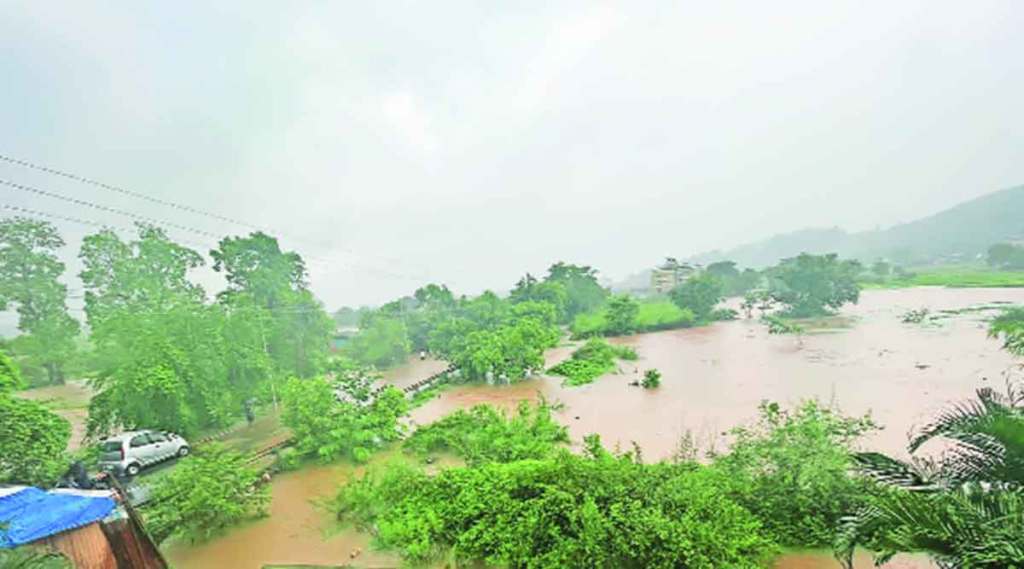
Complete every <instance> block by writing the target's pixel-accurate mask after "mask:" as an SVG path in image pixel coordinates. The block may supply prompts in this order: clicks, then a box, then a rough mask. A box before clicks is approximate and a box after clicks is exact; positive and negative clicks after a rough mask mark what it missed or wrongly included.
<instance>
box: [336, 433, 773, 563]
mask: <svg viewBox="0 0 1024 569" xmlns="http://www.w3.org/2000/svg"><path fill="white" fill-rule="evenodd" d="M549 444H550V443H549ZM588 453H589V454H588V456H578V455H574V454H571V453H569V452H567V451H556V452H554V453H553V454H552V455H551V456H550V457H547V458H542V459H528V460H515V461H512V462H507V463H502V462H485V463H482V464H478V465H474V466H468V467H464V468H450V469H446V470H443V471H441V472H440V473H439V474H437V475H434V476H430V475H428V474H425V473H424V472H422V471H421V470H417V469H414V468H411V467H408V466H403V465H391V466H389V467H386V468H384V469H382V470H377V471H371V472H370V473H369V474H368V475H366V476H365V477H364V478H362V479H360V480H358V481H355V482H353V483H350V484H348V485H347V486H345V487H343V488H342V489H341V490H340V492H339V494H338V497H337V498H336V500H335V502H334V509H335V511H336V512H337V514H338V517H339V519H341V520H343V521H345V522H349V523H353V524H355V525H357V526H358V527H361V528H363V529H366V530H369V531H371V532H372V533H373V534H374V542H375V543H376V544H377V545H378V546H380V547H384V548H388V549H394V550H397V551H398V552H399V553H400V554H401V555H402V557H403V558H404V559H406V560H407V561H409V562H411V563H414V564H416V563H422V564H425V563H430V562H435V561H439V560H443V559H447V560H451V561H454V562H455V563H456V564H461V563H463V562H470V563H471V562H481V563H486V564H489V565H498V566H511V567H704V568H709V569H710V568H713V567H735V568H751V569H753V568H756V567H761V566H762V565H761V564H762V562H763V561H764V560H766V559H767V558H768V557H769V556H771V555H772V554H773V553H774V552H775V547H774V545H773V544H772V542H771V540H770V539H769V538H768V537H767V536H766V535H764V534H763V533H762V531H761V529H760V524H759V522H758V521H757V520H756V519H755V518H754V517H753V516H751V515H750V513H748V512H747V511H746V510H745V509H743V508H742V507H741V506H739V505H737V504H736V503H734V502H733V501H732V500H731V499H730V498H729V497H728V495H727V493H726V492H725V491H724V490H723V489H722V488H721V487H720V485H719V484H718V482H717V477H715V476H714V475H713V473H711V472H710V471H708V470H707V469H704V468H702V467H699V466H697V465H695V464H687V465H673V464H668V463H659V464H653V465H645V464H642V463H640V462H639V461H638V460H637V459H636V457H634V456H632V455H624V456H613V455H611V454H610V453H608V452H607V451H605V450H604V449H603V448H602V447H601V445H600V442H599V441H598V440H597V439H596V437H594V438H590V439H588Z"/></svg>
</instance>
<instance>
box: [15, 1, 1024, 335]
mask: <svg viewBox="0 0 1024 569" xmlns="http://www.w3.org/2000/svg"><path fill="white" fill-rule="evenodd" d="M1022 16H1024V7H1022V6H1021V4H1020V3H1019V2H1013V1H1007V2H971V3H963V2H934V1H920V2H910V1H907V2H896V3H893V2H772V3H757V2H715V3H683V2H643V3H637V2H629V3H626V2H623V3H598V2H581V3H576V2H557V3H552V2H517V3H513V4H506V5H504V6H502V7H498V6H497V5H496V4H492V3H477V2H449V3H437V2H420V3H414V2H393V3H386V4H385V3H354V2H347V3H330V4H329V3H288V4H287V5H285V4H281V3H265V2H261V3H256V2H247V3H234V4H232V3H225V2H218V3H213V4H207V3H190V2H184V3H182V2H178V3H130V4H123V3H120V4H101V3H78V2H75V3H63V4H62V5H61V6H60V7H59V8H58V7H57V6H55V5H53V4H50V3H39V2H5V3H4V5H3V6H2V7H0V53H2V56H0V75H2V77H3V88H2V89H0V105H2V109H3V110H2V111H0V112H2V113H3V121H2V122H3V128H2V129H0V153H2V154H4V155H6V156H10V157H13V158H18V159H23V160H28V161H31V162H34V163H38V164H41V165H45V166H49V167H54V168H58V169H61V170H65V171H68V172H71V173H75V174H78V175H82V176H87V177H89V178H92V179H95V180H99V181H101V182H104V183H107V184H111V185H114V186H118V187H123V188H127V189H130V190H132V191H134V192H138V193H140V194H144V195H147V196H151V197H153V198H157V199H160V200H165V201H169V202H174V203H178V204H182V205H184V206H188V207H190V208H194V209H197V210H202V211H204V212H211V213H215V214H218V215H221V216H224V217H228V218H231V219H233V220H238V221H244V222H245V223H247V224H249V225H250V226H256V227H261V228H265V229H266V230H267V231H268V232H269V233H272V234H276V235H278V236H280V237H281V240H282V243H283V245H284V246H285V247H286V248H289V249H295V250H297V251H299V252H300V253H302V254H303V255H304V256H306V257H307V258H308V259H309V265H310V266H309V269H310V281H311V283H312V287H313V290H314V292H315V293H316V294H317V295H318V296H319V297H320V298H321V299H322V300H323V301H324V303H325V305H326V306H327V308H328V309H330V310H333V309H335V308H337V307H338V306H341V305H360V304H375V303H380V302H383V301H386V300H388V299H391V298H395V297H397V296H400V295H402V294H407V293H409V292H411V291H412V290H413V289H415V288H416V287H417V286H420V285H422V284H424V283H426V282H430V281H435V282H443V283H446V284H448V285H449V286H450V287H451V288H452V289H453V290H455V291H457V292H464V293H476V292H479V291H481V290H484V289H487V288H491V289H495V290H496V291H498V292H499V293H504V292H506V291H507V290H508V288H509V285H510V283H513V282H515V279H516V278H518V277H519V276H520V275H522V274H523V273H524V272H526V271H531V272H533V273H535V274H537V273H543V271H544V269H545V268H546V267H547V265H549V264H550V263H552V262H554V261H557V260H565V261H567V262H576V263H584V264H590V265H593V266H595V267H597V268H599V269H600V270H601V274H602V276H603V277H604V278H606V279H618V278H622V277H624V276H625V275H628V274H630V273H633V272H636V271H637V270H639V269H642V268H644V267H647V266H650V265H652V264H654V263H656V262H658V261H659V260H660V258H661V257H663V256H666V255H674V256H679V257H686V256H689V255H691V254H696V253H699V252H702V251H706V250H709V249H715V248H723V247H729V246H734V245H738V244H741V243H745V242H750V241H753V240H756V239H760V238H764V237H767V236H770V235H772V234H775V233H779V232H784V231H790V230H794V229H799V228H803V227H830V226H840V227H843V228H846V229H849V230H858V229H869V228H874V227H885V226H888V225H892V224H894V223H898V222H901V221H907V220H910V219H914V218H917V217H920V216H922V215H926V214H929V213H934V212H936V211H939V210H941V209H944V208H947V207H950V206H952V205H954V204H956V203H959V202H962V201H964V200H967V199H971V198H974V197H977V196H980V195H983V194H986V193H989V192H992V191H995V190H998V189H1001V188H1005V187H1009V186H1012V185H1016V184H1019V183H1021V182H1022V181H1024V160H1022V159H1021V148H1022V142H1024V120H1022V119H1024V117H1022V116H1021V113H1022V110H1021V105H1020V101H1022V100H1024V58H1021V57H1020V54H1021V53H1024V36H1022V35H1021V34H1020V30H1021V29H1022V27H1024V17H1022ZM0 178H3V179H6V180H9V181H13V182H16V183H20V184H28V185H31V186H33V187H36V188H39V189H43V190H46V191H49V192H54V193H60V194H64V195H70V196H74V197H77V198H79V199H82V200H87V201H89V202H93V203H96V204H101V205H105V206H110V207H116V208H120V209H123V210H126V211H129V212H133V213H135V214H137V215H142V216H147V217H151V218H153V219H158V220H161V221H165V222H170V223H174V224H178V225H183V226H188V227H190V228H193V229H195V230H197V231H193V232H187V231H182V230H178V229H170V230H169V233H170V234H171V236H172V237H174V238H176V239H180V240H182V241H183V242H191V243H190V244H191V245H193V246H195V248H197V249H198V250H201V251H203V252H204V253H206V251H207V250H208V249H210V248H211V247H212V246H213V245H214V242H215V239H213V238H209V237H205V236H203V235H202V234H201V232H206V233H210V234H215V235H224V234H232V235H234V234H244V233H247V232H248V231H249V230H250V228H249V227H246V226H241V225H234V224H231V223H228V222H224V221H219V220H216V219H214V218H211V217H208V216H202V215H198V214H195V213H191V212H188V211H184V210H182V209H175V208H169V207H165V206H161V205H158V204H155V203H153V202H149V201H145V200H141V199H138V198H135V197H131V196H127V195H123V194H119V193H115V192H111V191H108V190H104V189H101V188H98V187H95V186H90V185H85V184H80V183H76V182H74V181H72V180H68V179H64V178H60V177H54V176H49V175H46V174H42V173H39V172H34V171H32V170H29V169H25V168H22V167H18V166H15V165H12V164H10V163H0ZM0 192H2V203H3V204H5V207H10V206H14V207H21V208H30V209H32V210H36V211H41V212H46V213H51V214H57V215H63V216H71V217H75V218H79V219H81V220H86V221H92V222H95V223H101V224H110V225H113V226H117V227H130V225H131V222H132V220H131V219H130V218H127V217H125V216H122V215H117V214H113V213H109V212H104V211H100V210H97V209H94V208H90V207H86V206H80V205H73V204H69V203H66V202H63V201H60V200H55V199H51V198H47V197H45V196H39V195H37V194H29V193H26V192H24V191H18V190H15V189H13V188H11V187H3V188H0ZM57 223H58V226H59V227H60V230H61V232H62V233H63V235H64V236H65V238H66V240H67V241H68V243H69V247H68V252H67V257H68V260H69V262H70V267H71V268H72V269H73V270H74V272H77V270H78V265H77V263H75V262H74V261H73V257H74V255H75V254H76V252H77V249H78V246H79V243H80V240H81V237H82V236H83V235H85V234H87V233H89V232H92V231H95V230H96V228H95V227H89V226H86V225H80V224H76V223H73V222H63V221H58V222H57ZM204 278H205V279H206V280H207V281H208V282H209V283H211V284H208V288H209V289H215V288H216V286H217V285H216V284H215V279H213V277H212V276H211V275H206V276H205V277H204ZM71 285H72V296H74V295H75V290H76V288H77V286H78V285H77V284H76V283H75V282H72V283H71ZM80 303H81V301H80V300H79V301H77V302H76V301H75V300H74V299H73V300H72V305H73V306H81V304H80ZM78 316H81V314H78Z"/></svg>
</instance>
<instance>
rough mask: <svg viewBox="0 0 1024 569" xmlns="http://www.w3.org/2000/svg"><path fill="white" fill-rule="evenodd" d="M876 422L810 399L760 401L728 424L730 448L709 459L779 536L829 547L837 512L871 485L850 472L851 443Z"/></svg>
mask: <svg viewBox="0 0 1024 569" xmlns="http://www.w3.org/2000/svg"><path fill="white" fill-rule="evenodd" d="M875 428H876V426H875V424H874V423H873V422H872V421H871V419H870V417H869V416H866V415H865V416H863V417H847V416H844V415H842V414H840V413H839V412H838V411H836V410H835V409H830V408H828V407H824V406H822V405H821V404H820V403H817V402H815V401H807V402H804V403H802V404H801V405H799V406H798V407H796V408H795V409H792V410H785V409H782V408H781V407H779V405H778V404H777V403H769V402H765V403H762V404H761V406H760V419H759V420H758V422H757V423H754V424H752V425H749V426H744V427H737V428H734V429H733V430H732V431H731V435H732V436H733V437H734V442H733V444H732V446H731V447H730V451H729V453H727V454H722V455H717V456H713V458H714V462H713V466H714V468H715V470H717V471H718V472H720V473H721V474H722V475H723V478H722V480H723V483H724V484H726V485H728V487H729V488H730V493H731V495H732V497H733V499H735V500H736V501H737V502H738V503H739V504H741V505H743V506H744V507H745V508H747V509H748V510H750V511H751V512H752V513H753V514H754V515H755V516H757V517H758V519H760V520H761V522H762V524H764V526H765V528H766V530H767V531H768V532H769V533H770V534H771V535H772V536H773V537H774V539H775V540H777V541H778V542H779V543H781V544H783V545H785V546H788V547H828V546H829V545H831V544H832V539H833V537H834V530H835V527H836V525H837V524H838V523H839V521H840V519H842V518H843V516H845V515H847V514H848V513H849V512H850V511H851V510H853V509H856V508H858V507H860V506H861V505H863V504H864V503H865V499H866V494H867V492H868V491H869V485H868V484H867V483H866V482H865V481H863V480H858V479H856V478H854V477H851V476H850V475H849V471H850V469H851V468H852V467H853V465H854V461H853V452H852V445H853V444H854V443H856V441H857V440H858V439H859V438H860V437H861V436H863V435H864V434H866V433H868V432H870V431H871V430H873V429H875Z"/></svg>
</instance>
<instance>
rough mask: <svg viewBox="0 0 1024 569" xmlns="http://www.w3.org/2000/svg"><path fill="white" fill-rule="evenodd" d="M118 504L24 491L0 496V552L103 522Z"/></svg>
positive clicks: (95, 498)
mask: <svg viewBox="0 0 1024 569" xmlns="http://www.w3.org/2000/svg"><path fill="white" fill-rule="evenodd" d="M115 506H116V504H115V503H114V500H113V499H111V498H110V497H109V496H82V495H80V494H72V493H65V492H59V493H58V492H44V491H42V490H40V489H38V488H24V489H21V490H19V491H17V492H14V493H9V494H6V495H3V494H0V524H3V525H5V526H6V529H5V530H4V531H0V548H2V549H10V548H13V547H17V546H19V545H23V544H26V543H32V542H33V541H37V540H40V539H43V538H44V537H49V536H51V535H54V534H58V533H61V532H64V531H68V530H71V529H75V528H78V527H82V526H84V525H88V524H91V523H93V522H96V521H99V520H102V519H103V518H105V517H107V515H108V514H110V512H111V511H112V510H113V509H114V507H115Z"/></svg>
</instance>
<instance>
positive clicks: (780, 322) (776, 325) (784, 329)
mask: <svg viewBox="0 0 1024 569" xmlns="http://www.w3.org/2000/svg"><path fill="white" fill-rule="evenodd" d="M761 321H762V322H764V323H765V324H767V325H768V333H769V334H772V335H773V336H774V335H787V334H789V335H793V336H796V343H797V345H798V346H803V345H804V332H805V330H804V327H803V326H801V325H799V324H797V323H796V322H791V321H789V320H786V319H785V318H781V317H778V316H773V315H771V314H769V315H767V316H764V317H763V318H762V319H761Z"/></svg>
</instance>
